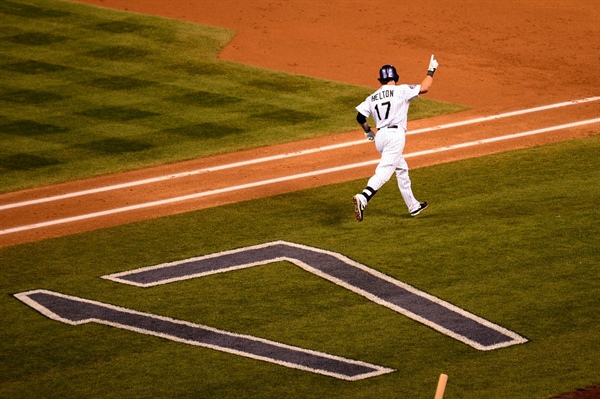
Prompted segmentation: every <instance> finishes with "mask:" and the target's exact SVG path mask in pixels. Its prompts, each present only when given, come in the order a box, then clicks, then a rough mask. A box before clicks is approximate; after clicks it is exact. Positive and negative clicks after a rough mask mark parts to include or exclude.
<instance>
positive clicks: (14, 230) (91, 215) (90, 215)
mask: <svg viewBox="0 0 600 399" xmlns="http://www.w3.org/2000/svg"><path fill="white" fill-rule="evenodd" d="M599 122H600V118H595V119H588V120H584V121H579V122H573V123H566V124H563V125H557V126H550V127H547V128H543V129H536V130H530V131H527V132H522V133H515V134H509V135H506V136H498V137H492V138H489V139H483V140H477V141H470V142H467V143H461V144H455V145H450V146H447V147H440V148H434V149H431V150H425V151H420V152H414V153H410V154H406V155H404V157H405V158H409V157H416V156H422V155H428V154H434V153H438V152H443V151H449V150H454V149H458V148H465V147H472V146H476V145H481V144H487V143H493V142H496V141H502V140H509V139H514V138H519V137H525V136H532V135H535V134H540V133H547V132H552V131H556V130H561V129H569V128H572V127H577V126H583V125H589V124H593V123H599ZM377 163H379V159H376V160H372V161H366V162H360V163H354V164H350V165H344V166H338V167H335V168H329V169H322V170H317V171H313V172H306V173H299V174H296V175H291V176H284V177H279V178H276V179H269V180H262V181H258V182H254V183H247V184H241V185H238V186H232V187H226V188H222V189H216V190H210V191H203V192H201V193H195V194H189V195H183V196H180V197H173V198H168V199H164V200H160V201H152V202H146V203H143V204H137V205H131V206H126V207H123V208H115V209H109V210H106V211H101V212H95V213H88V214H85V215H79V216H73V217H69V218H64V219H57V220H51V221H48V222H42V223H35V224H30V225H26V226H20V227H14V228H10V229H5V230H0V235H5V234H11V233H17V232H21V231H26V230H33V229H38V228H42V227H48V226H54V225H57V224H64V223H70V222H77V221H81V220H86V219H92V218H96V217H101V216H107V215H114V214H116V213H122V212H128V211H134V210H139V209H144V208H151V207H155V206H160V205H167V204H172V203H175V202H181V201H188V200H192V199H198V198H202V197H208V196H210V195H215V194H223V193H228V192H231V191H238V190H244V189H247V188H253V187H259V186H265V185H268V184H274V183H281V182H285V181H290V180H296V179H302V178H305V177H313V176H318V175H323V174H327V173H334V172H340V171H343V170H348V169H354V168H360V167H363V166H369V165H374V164H377Z"/></svg>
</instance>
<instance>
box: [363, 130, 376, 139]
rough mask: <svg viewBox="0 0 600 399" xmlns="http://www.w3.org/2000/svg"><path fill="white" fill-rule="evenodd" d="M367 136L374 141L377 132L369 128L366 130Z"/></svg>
mask: <svg viewBox="0 0 600 399" xmlns="http://www.w3.org/2000/svg"><path fill="white" fill-rule="evenodd" d="M365 138H366V139H367V140H369V141H374V140H375V133H374V132H373V131H372V130H369V131H368V132H365Z"/></svg>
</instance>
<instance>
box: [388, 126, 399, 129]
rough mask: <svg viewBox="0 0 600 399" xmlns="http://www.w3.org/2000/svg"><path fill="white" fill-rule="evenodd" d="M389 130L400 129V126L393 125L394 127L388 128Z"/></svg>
mask: <svg viewBox="0 0 600 399" xmlns="http://www.w3.org/2000/svg"><path fill="white" fill-rule="evenodd" d="M387 128H388V129H398V125H392V126H388V127H387Z"/></svg>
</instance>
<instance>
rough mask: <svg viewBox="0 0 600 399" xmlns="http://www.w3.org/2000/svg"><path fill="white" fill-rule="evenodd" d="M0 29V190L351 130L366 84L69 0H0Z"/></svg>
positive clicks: (431, 110)
mask: <svg viewBox="0 0 600 399" xmlns="http://www.w3.org/2000/svg"><path fill="white" fill-rule="evenodd" d="M0 27H1V29H0V181H1V184H0V193H2V192H9V191H14V190H18V189H24V188H30V187H35V186H39V185H47V184H51V183H57V182H62V181H67V180H73V179H80V178H85V177H91V176H96V175H101V174H107V173H114V172H118V171H124V170H132V169H138V168H144V167H149V166H155V165H160V164H165V163H170V162H176V161H182V160H188V159H194V158H199V157H206V156H209V155H214V154H220V153H226V152H232V151H236V150H242V149H248V148H254V147H260V146H265V145H269V144H275V143H282V142H291V141H296V140H300V139H306V138H310V137H316V136H322V135H327V134H333V133H339V132H343V131H349V130H352V129H357V128H358V125H357V124H356V121H355V119H354V117H355V115H356V113H355V111H354V107H355V106H356V105H357V104H358V103H360V102H361V101H362V100H363V99H364V98H365V97H366V96H367V95H368V94H370V92H371V91H372V90H373V88H368V87H361V86H353V85H348V84H343V83H339V82H333V81H325V80H319V79H314V78H310V77H306V76H299V75H291V74H285V73H278V72H273V71H269V70H264V69H260V68H255V67H250V66H244V65H238V64H235V63H231V62H224V61H219V60H217V59H216V56H217V54H218V53H219V51H220V50H221V49H222V48H223V46H224V45H225V44H227V43H228V42H229V40H230V39H231V38H232V37H233V35H234V32H233V31H231V30H226V29H221V28H214V27H209V26H202V25H197V24H191V23H184V22H180V21H174V20H169V19H162V18H156V17H150V16H143V15H137V14H133V13H127V12H117V11H114V10H108V9H103V8H98V7H91V6H87V5H82V4H78V3H71V2H64V1H50V0H0ZM462 109H464V107H461V106H458V105H453V104H444V103H438V102H433V101H428V100H425V99H420V100H417V101H415V104H414V105H413V107H412V108H411V114H410V117H411V118H412V119H418V118H423V117H429V116H431V115H436V114H442V113H449V112H456V111H459V110H462Z"/></svg>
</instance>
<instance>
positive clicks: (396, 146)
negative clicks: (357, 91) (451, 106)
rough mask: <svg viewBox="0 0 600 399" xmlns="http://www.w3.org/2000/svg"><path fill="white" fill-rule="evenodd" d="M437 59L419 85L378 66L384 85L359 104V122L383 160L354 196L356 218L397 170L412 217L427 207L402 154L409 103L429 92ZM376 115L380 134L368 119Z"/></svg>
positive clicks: (432, 62) (392, 68)
mask: <svg viewBox="0 0 600 399" xmlns="http://www.w3.org/2000/svg"><path fill="white" fill-rule="evenodd" d="M437 67H438V62H437V61H436V59H435V58H434V56H433V55H432V56H431V59H430V61H429V68H428V70H427V76H425V78H424V79H423V81H422V82H421V84H419V85H406V84H397V83H398V80H399V76H398V73H397V72H396V68H395V67H394V66H393V65H384V66H382V67H381V68H380V69H379V82H380V83H381V84H382V86H381V87H380V88H379V89H378V90H377V91H376V92H374V93H373V94H371V95H370V96H369V97H367V98H366V99H365V101H363V102H362V103H360V105H359V106H357V107H356V110H357V111H358V114H357V115H356V121H357V122H358V123H359V124H360V125H361V126H362V128H363V130H364V131H365V137H366V138H367V140H370V141H375V147H376V148H377V151H379V153H381V160H380V161H379V164H378V165H377V168H376V169H375V174H374V175H373V176H372V177H371V178H370V179H369V181H368V182H367V187H366V188H365V189H364V190H363V191H362V193H360V194H356V195H355V196H354V197H352V202H353V203H354V217H356V220H357V221H359V222H360V221H362V220H363V214H364V210H365V207H366V206H367V204H368V203H369V201H370V200H371V198H373V196H374V195H375V193H377V190H379V189H380V188H381V187H382V186H383V185H384V184H385V183H386V182H387V181H388V180H389V179H390V178H391V177H392V174H393V173H394V172H396V178H397V179H398V188H399V189H400V194H401V195H402V199H404V202H405V203H406V206H407V207H408V212H409V213H410V214H411V216H417V215H418V214H419V213H421V212H422V211H423V210H424V209H425V208H427V202H419V201H417V199H416V198H415V196H414V195H413V192H412V188H411V183H410V177H409V176H408V164H407V163H406V161H405V160H404V157H403V156H402V152H403V151H404V143H405V141H406V124H407V119H408V107H409V105H410V102H411V101H412V100H414V99H415V98H417V97H418V96H419V95H420V94H424V93H427V92H428V91H429V89H430V88H431V85H432V84H433V74H434V72H435V70H436V69H437ZM369 116H373V120H374V121H375V126H376V127H377V134H375V133H374V132H373V131H372V130H371V127H370V126H369V125H368V123H367V118H368V117H369Z"/></svg>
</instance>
